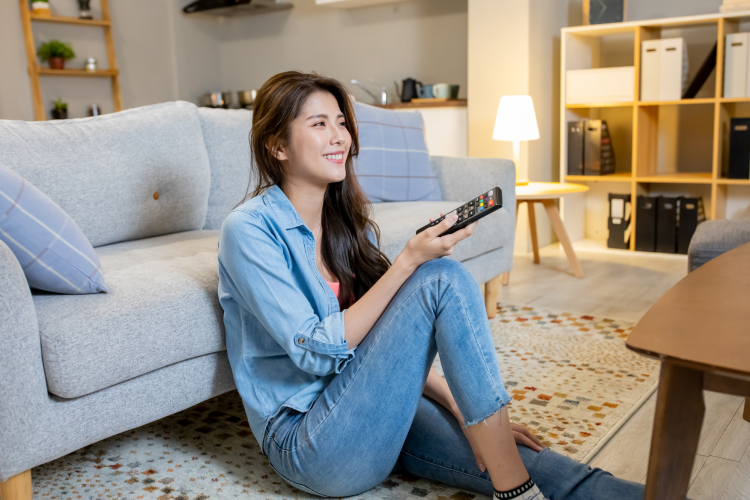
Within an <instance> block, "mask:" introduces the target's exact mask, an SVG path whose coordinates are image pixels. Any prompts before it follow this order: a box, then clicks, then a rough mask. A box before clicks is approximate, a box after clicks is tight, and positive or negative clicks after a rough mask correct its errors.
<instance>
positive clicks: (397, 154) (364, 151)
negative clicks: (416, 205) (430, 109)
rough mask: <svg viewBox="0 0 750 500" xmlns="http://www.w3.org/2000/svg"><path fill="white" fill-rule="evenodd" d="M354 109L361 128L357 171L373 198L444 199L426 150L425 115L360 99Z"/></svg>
mask: <svg viewBox="0 0 750 500" xmlns="http://www.w3.org/2000/svg"><path fill="white" fill-rule="evenodd" d="M354 111H355V113H356V115H357V128H358V130H359V155H358V156H357V157H356V158H354V171H355V172H356V173H357V178H358V179H359V183H360V185H361V186H362V189H363V190H364V192H365V193H366V194H367V197H368V198H369V199H370V201H371V202H373V203H377V202H398V201H439V200H442V199H443V198H442V196H441V194H440V186H438V182H437V176H436V175H435V171H434V170H433V168H432V163H431V162H430V154H429V152H428V150H427V142H426V140H425V135H424V120H423V119H422V114H421V113H420V112H418V111H415V112H410V113H401V112H397V111H392V110H390V109H383V108H377V107H375V106H369V105H367V104H362V103H361V102H355V103H354Z"/></svg>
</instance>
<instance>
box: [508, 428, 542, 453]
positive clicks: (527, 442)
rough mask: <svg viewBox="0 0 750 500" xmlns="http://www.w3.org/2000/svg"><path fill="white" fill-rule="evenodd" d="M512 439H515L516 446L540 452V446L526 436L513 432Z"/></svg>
mask: <svg viewBox="0 0 750 500" xmlns="http://www.w3.org/2000/svg"><path fill="white" fill-rule="evenodd" d="M513 437H514V438H515V440H516V443H518V444H521V445H523V446H526V447H527V448H531V449H532V450H534V451H542V446H540V445H538V444H536V443H535V442H534V441H532V440H531V439H530V438H529V437H528V436H526V434H523V433H522V432H518V431H513Z"/></svg>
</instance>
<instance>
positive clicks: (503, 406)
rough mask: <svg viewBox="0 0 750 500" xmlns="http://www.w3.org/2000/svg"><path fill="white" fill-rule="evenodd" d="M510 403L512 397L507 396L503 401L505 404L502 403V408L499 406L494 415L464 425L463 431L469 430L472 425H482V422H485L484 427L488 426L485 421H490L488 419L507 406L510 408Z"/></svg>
mask: <svg viewBox="0 0 750 500" xmlns="http://www.w3.org/2000/svg"><path fill="white" fill-rule="evenodd" d="M508 403H510V397H509V396H507V395H506V397H505V399H504V400H503V402H502V403H500V406H499V407H498V408H497V409H496V410H495V411H493V412H492V413H490V414H489V415H487V416H486V417H484V418H478V419H476V420H472V421H471V422H468V423H466V424H464V425H463V426H462V427H461V429H466V428H467V427H469V426H472V425H476V424H479V423H481V422H484V425H487V422H485V420H487V419H488V418H490V417H491V416H492V415H494V414H495V413H497V412H499V411H500V410H502V409H503V408H505V407H506V406H508Z"/></svg>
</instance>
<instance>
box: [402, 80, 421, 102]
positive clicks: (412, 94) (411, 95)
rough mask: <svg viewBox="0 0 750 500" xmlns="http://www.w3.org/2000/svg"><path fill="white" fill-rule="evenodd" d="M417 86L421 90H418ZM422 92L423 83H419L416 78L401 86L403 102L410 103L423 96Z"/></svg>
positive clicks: (404, 82) (406, 81) (405, 81)
mask: <svg viewBox="0 0 750 500" xmlns="http://www.w3.org/2000/svg"><path fill="white" fill-rule="evenodd" d="M417 86H419V90H417ZM422 92H423V91H422V82H418V81H417V80H415V79H414V78H407V79H405V80H404V81H403V84H402V86H401V102H409V101H411V100H412V99H415V98H417V97H419V96H421V95H422Z"/></svg>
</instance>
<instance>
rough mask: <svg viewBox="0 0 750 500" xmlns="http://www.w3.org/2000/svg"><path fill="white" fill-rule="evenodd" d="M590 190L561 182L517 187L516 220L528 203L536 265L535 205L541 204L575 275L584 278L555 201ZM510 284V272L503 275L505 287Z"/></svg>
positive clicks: (537, 257) (537, 258) (533, 183)
mask: <svg viewBox="0 0 750 500" xmlns="http://www.w3.org/2000/svg"><path fill="white" fill-rule="evenodd" d="M588 190H589V187H588V186H584V185H581V184H568V183H565V184H563V183H560V182H530V183H528V184H527V185H525V186H516V220H518V208H519V207H520V206H521V203H528V212H529V232H530V233H531V248H532V249H533V251H534V264H539V243H538V240H537V235H536V214H535V213H534V203H541V204H542V205H543V206H544V210H546V212H547V217H549V222H550V224H551V225H552V229H553V230H554V231H555V234H556V235H557V239H559V240H560V244H561V245H562V247H563V249H564V250H565V255H566V256H567V257H568V262H569V263H570V267H571V268H572V269H573V274H574V275H575V277H576V278H583V269H581V265H580V264H579V263H578V258H577V257H576V253H575V252H574V251H573V245H571V243H570V238H568V233H567V232H566V231H565V225H564V224H563V221H562V219H561V218H560V212H558V210H557V205H556V204H555V200H557V199H558V198H561V197H563V196H565V195H566V194H573V193H585V192H586V191H588ZM509 282H510V272H507V273H505V274H503V285H507V284H508V283H509Z"/></svg>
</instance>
